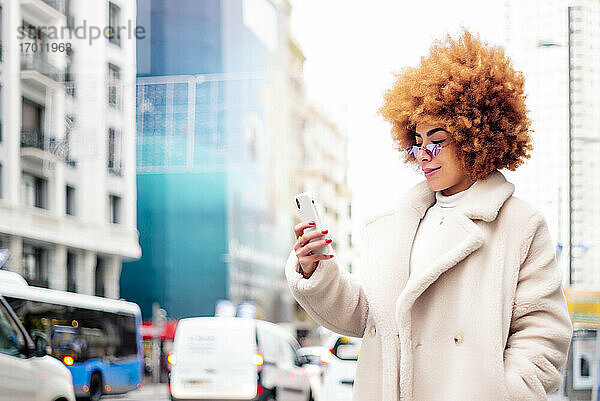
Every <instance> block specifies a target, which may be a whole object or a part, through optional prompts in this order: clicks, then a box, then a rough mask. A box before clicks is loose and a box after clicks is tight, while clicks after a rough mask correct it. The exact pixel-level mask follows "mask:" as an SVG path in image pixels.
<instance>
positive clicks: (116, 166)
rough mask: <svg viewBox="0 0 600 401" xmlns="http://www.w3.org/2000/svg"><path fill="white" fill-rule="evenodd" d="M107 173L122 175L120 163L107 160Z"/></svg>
mask: <svg viewBox="0 0 600 401" xmlns="http://www.w3.org/2000/svg"><path fill="white" fill-rule="evenodd" d="M108 172H109V173H110V174H114V175H123V165H122V164H121V162H120V161H118V160H113V159H111V158H109V160H108Z"/></svg>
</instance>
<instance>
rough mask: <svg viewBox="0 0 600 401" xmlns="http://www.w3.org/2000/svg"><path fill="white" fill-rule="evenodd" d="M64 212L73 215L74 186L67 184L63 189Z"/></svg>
mask: <svg viewBox="0 0 600 401" xmlns="http://www.w3.org/2000/svg"><path fill="white" fill-rule="evenodd" d="M65 198H66V199H65V206H66V208H65V209H66V210H65V213H66V214H68V215H70V216H75V188H74V187H72V186H70V185H67V187H66V191H65Z"/></svg>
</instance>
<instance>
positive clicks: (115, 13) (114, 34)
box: [108, 2, 121, 46]
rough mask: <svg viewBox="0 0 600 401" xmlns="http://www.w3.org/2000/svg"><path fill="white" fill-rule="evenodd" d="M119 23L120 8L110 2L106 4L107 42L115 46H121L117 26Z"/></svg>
mask: <svg viewBox="0 0 600 401" xmlns="http://www.w3.org/2000/svg"><path fill="white" fill-rule="evenodd" d="M120 21H121V8H120V7H119V6H117V5H116V4H113V3H111V2H109V3H108V27H109V35H108V40H109V41H110V43H114V44H115V45H117V46H121V36H120V33H119V26H120V25H121V24H120Z"/></svg>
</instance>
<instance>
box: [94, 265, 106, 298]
mask: <svg viewBox="0 0 600 401" xmlns="http://www.w3.org/2000/svg"><path fill="white" fill-rule="evenodd" d="M95 287H96V288H95V292H94V293H95V295H96V296H97V297H103V296H104V259H102V258H100V257H97V258H96V274H95Z"/></svg>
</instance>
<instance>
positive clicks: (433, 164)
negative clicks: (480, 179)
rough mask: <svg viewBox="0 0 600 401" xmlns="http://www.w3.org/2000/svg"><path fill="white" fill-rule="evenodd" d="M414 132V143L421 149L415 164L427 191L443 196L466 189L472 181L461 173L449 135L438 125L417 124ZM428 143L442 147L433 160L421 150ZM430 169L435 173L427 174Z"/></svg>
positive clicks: (463, 172)
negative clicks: (425, 180)
mask: <svg viewBox="0 0 600 401" xmlns="http://www.w3.org/2000/svg"><path fill="white" fill-rule="evenodd" d="M415 131H416V133H415V142H416V144H417V146H421V147H422V149H420V150H419V154H418V155H417V162H418V163H419V166H420V167H421V171H422V172H423V174H424V175H425V178H426V179H427V185H428V186H429V189H430V190H432V191H434V192H435V191H442V194H443V195H445V196H450V195H454V194H456V193H458V192H461V191H464V190H465V189H468V188H469V187H470V186H471V185H472V184H473V182H474V181H473V180H472V179H471V178H470V177H469V176H468V175H467V174H466V172H465V171H463V168H462V166H461V164H460V161H459V160H458V158H457V157H456V155H455V153H454V148H453V147H452V144H451V137H450V134H448V133H447V132H446V131H444V129H443V128H442V127H441V126H439V125H429V124H417V126H416V129H415ZM430 143H437V144H439V145H440V146H441V147H442V149H441V150H440V153H438V155H437V156H435V157H433V158H432V157H431V156H429V155H428V154H427V152H425V149H423V148H424V147H425V146H427V145H429V144H430ZM431 169H436V171H434V172H431V173H427V171H429V170H431Z"/></svg>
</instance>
